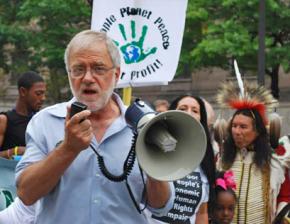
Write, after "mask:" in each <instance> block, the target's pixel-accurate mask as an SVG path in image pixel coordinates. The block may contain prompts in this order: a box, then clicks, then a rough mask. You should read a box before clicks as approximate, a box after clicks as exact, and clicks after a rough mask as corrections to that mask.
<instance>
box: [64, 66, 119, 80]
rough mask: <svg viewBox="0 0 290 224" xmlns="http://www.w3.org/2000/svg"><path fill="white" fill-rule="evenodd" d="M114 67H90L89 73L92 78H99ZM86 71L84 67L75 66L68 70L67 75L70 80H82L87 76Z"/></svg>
mask: <svg viewBox="0 0 290 224" xmlns="http://www.w3.org/2000/svg"><path fill="white" fill-rule="evenodd" d="M114 68H115V66H112V67H110V68H106V67H104V66H92V67H90V69H89V71H90V73H91V75H92V76H93V77H99V76H104V75H106V74H107V73H108V72H109V71H110V70H112V69H114ZM87 72H88V70H87V68H86V67H85V66H75V67H73V68H72V69H71V70H69V74H70V76H71V77H72V78H77V79H79V78H82V77H84V76H85V74H87Z"/></svg>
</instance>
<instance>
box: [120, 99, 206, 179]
mask: <svg viewBox="0 0 290 224" xmlns="http://www.w3.org/2000/svg"><path fill="white" fill-rule="evenodd" d="M125 118H126V121H127V123H128V125H129V126H130V127H131V128H132V129H133V131H134V132H135V133H137V134H138V137H137V141H136V155H137V159H138V162H139V164H140V167H141V168H142V169H143V170H144V171H145V172H146V173H147V174H148V175H149V176H151V177H153V178H154V179H157V180H161V181H174V180H178V179H181V178H183V177H185V176H186V175H188V174H190V173H191V172H193V171H194V170H195V169H196V168H197V167H198V165H199V164H200V163H201V161H202V159H203V157H204V154H205V151H206V135H205V132H204V129H203V127H202V126H201V124H200V123H199V122H198V121H196V120H195V119H194V118H193V117H192V116H190V115H189V114H187V113H185V112H182V111H177V110H174V111H167V112H163V113H159V114H156V112H155V111H154V110H153V109H152V108H151V107H149V106H148V105H147V104H145V102H144V101H141V100H139V99H137V100H136V101H135V102H134V103H133V104H132V105H130V106H129V107H128V109H127V111H126V114H125Z"/></svg>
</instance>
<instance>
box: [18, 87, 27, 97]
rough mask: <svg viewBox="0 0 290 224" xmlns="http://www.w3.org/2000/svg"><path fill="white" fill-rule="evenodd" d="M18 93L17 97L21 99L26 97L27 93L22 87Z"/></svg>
mask: <svg viewBox="0 0 290 224" xmlns="http://www.w3.org/2000/svg"><path fill="white" fill-rule="evenodd" d="M18 91H19V95H20V96H22V97H24V96H26V95H27V92H28V90H27V89H26V88H24V87H20V88H19V90H18Z"/></svg>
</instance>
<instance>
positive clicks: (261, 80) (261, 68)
mask: <svg viewBox="0 0 290 224" xmlns="http://www.w3.org/2000/svg"><path fill="white" fill-rule="evenodd" d="M265 14H266V3H265V0H260V3H259V34H258V39H259V52H258V84H259V85H265V32H266V15H265Z"/></svg>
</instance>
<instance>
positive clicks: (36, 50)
mask: <svg viewBox="0 0 290 224" xmlns="http://www.w3.org/2000/svg"><path fill="white" fill-rule="evenodd" d="M0 1H1V5H0V10H1V16H0V35H1V36H0V46H1V48H5V47H6V48H8V53H7V50H6V53H5V52H3V53H2V54H1V55H0V61H1V64H0V67H2V68H3V69H5V71H6V72H8V71H9V72H12V73H14V74H19V73H21V72H23V71H26V70H37V71H39V72H42V73H44V74H46V77H47V82H48V86H49V95H50V96H51V97H52V99H53V101H60V100H62V99H63V98H64V97H67V95H66V94H64V92H63V91H64V90H65V88H64V87H65V86H66V85H67V83H68V82H67V76H66V71H65V66H64V62H63V61H64V60H63V55H64V50H65V47H66V45H67V43H68V41H69V40H70V39H71V37H72V36H73V35H74V34H75V33H77V32H79V31H80V30H83V29H89V28H90V20H91V8H90V6H89V5H88V3H87V2H86V1H84V0H83V1H80V0H78V1H77V0H65V1H63V0H22V1H20V0H18V1H17V0H9V1H7V0H0ZM2 12H3V13H2ZM7 46H8V47H7ZM9 46H10V48H12V49H9ZM7 56H9V57H10V59H9V60H10V61H9V60H8V59H7ZM1 59H2V60H1Z"/></svg>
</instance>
